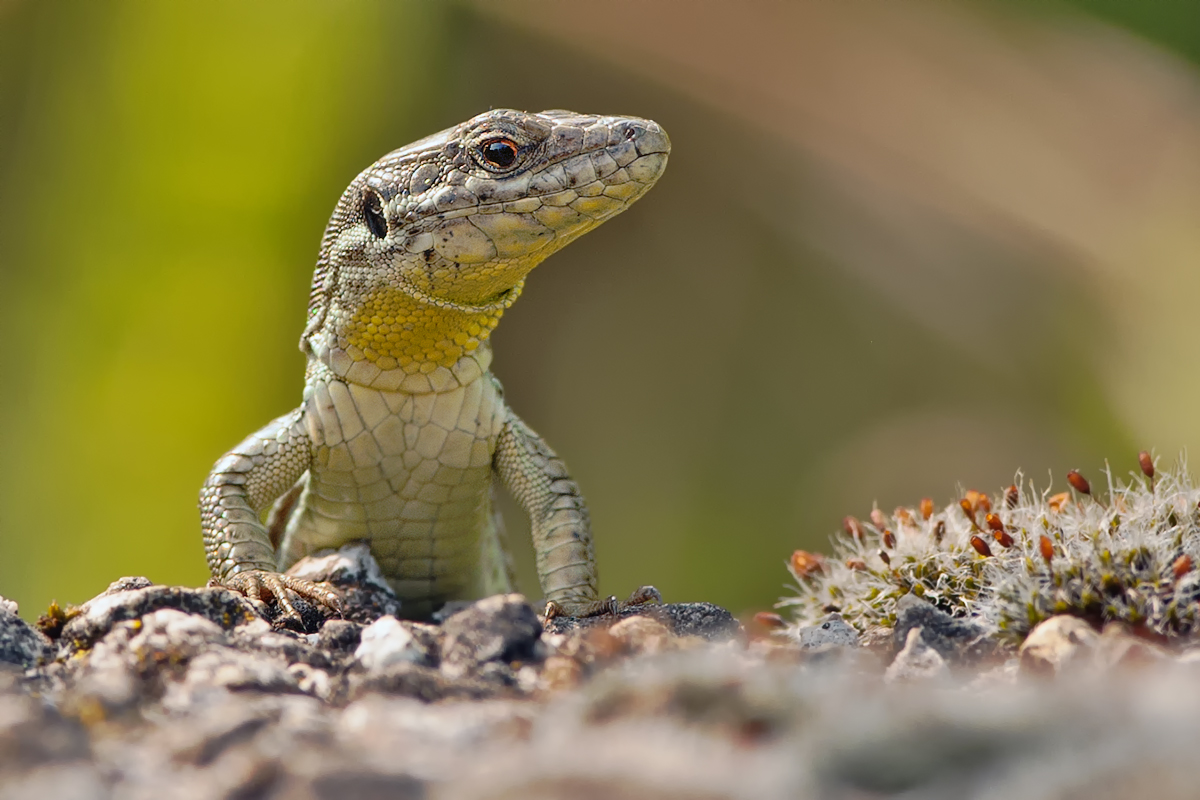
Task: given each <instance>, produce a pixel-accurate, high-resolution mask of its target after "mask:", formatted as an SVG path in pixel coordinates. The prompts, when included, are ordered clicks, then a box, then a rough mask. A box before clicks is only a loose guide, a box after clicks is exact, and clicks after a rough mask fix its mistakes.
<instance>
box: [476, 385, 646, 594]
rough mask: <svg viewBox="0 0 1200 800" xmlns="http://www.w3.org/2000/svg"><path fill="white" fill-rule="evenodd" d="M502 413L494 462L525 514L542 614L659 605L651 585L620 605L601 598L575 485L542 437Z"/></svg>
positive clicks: (583, 510)
mask: <svg viewBox="0 0 1200 800" xmlns="http://www.w3.org/2000/svg"><path fill="white" fill-rule="evenodd" d="M506 414H507V417H506V419H505V421H504V425H503V427H502V428H501V430H500V437H499V439H498V440H497V443H496V455H495V458H494V461H493V463H494V464H495V469H496V474H497V475H499V476H500V481H501V482H502V483H503V484H504V486H505V488H507V489H508V490H509V491H510V492H512V494H513V496H514V497H515V498H516V499H517V502H518V503H520V504H521V507H522V508H524V509H525V512H526V513H527V514H529V520H530V525H531V527H532V532H533V549H534V553H535V555H536V557H537V571H538V580H539V582H540V583H541V586H542V591H543V592H544V593H545V595H546V600H547V604H546V616H547V617H555V616H574V617H588V616H595V615H598V614H605V613H616V612H617V611H619V610H620V609H621V608H622V607H624V606H628V605H639V604H641V603H646V602H650V601H652V600H657V601H660V602H661V599H662V598H661V597H660V596H659V594H658V591H657V590H655V589H654V588H653V587H650V586H643V587H641V588H640V589H638V590H637V591H635V592H634V593H633V594H632V595H630V597H629V599H628V600H626V601H624V602H618V601H617V599H616V598H615V597H609V598H607V599H604V600H601V599H600V597H599V592H598V590H597V587H596V557H595V553H594V550H593V547H592V534H591V525H590V521H589V519H588V512H587V504H586V503H585V502H584V499H583V496H582V495H581V494H580V492H579V485H578V484H577V483H575V481H573V480H571V477H570V475H569V474H568V473H567V467H566V465H565V464H563V462H562V459H560V458H559V457H558V456H557V455H555V453H554V451H553V450H551V449H550V446H549V445H547V444H546V442H545V441H544V440H543V439H542V437H540V436H538V435H537V434H536V433H534V432H533V431H532V430H530V428H529V426H527V425H526V424H525V423H524V422H522V421H521V418H520V417H518V416H517V415H516V414H514V413H513V412H512V410H511V409H506Z"/></svg>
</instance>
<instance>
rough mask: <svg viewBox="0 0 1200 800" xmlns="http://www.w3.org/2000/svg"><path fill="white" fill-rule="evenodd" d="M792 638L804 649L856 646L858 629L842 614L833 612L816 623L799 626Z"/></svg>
mask: <svg viewBox="0 0 1200 800" xmlns="http://www.w3.org/2000/svg"><path fill="white" fill-rule="evenodd" d="M792 638H794V639H795V640H796V642H797V643H798V644H799V645H800V647H801V648H803V649H805V650H813V649H817V648H826V647H858V631H856V630H854V628H852V627H851V626H850V625H849V624H848V623H847V622H846V621H845V620H844V619H842V615H841V614H838V613H836V612H835V613H833V614H830V615H829V616H827V617H826V618H825V619H823V620H821V621H820V622H818V623H817V624H816V625H809V626H807V627H803V628H799V629H798V630H796V631H795V633H794V634H792Z"/></svg>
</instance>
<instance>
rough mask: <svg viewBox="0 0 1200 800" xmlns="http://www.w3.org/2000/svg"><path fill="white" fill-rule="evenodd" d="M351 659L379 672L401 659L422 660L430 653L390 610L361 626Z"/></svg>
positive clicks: (419, 661) (414, 662) (372, 670)
mask: <svg viewBox="0 0 1200 800" xmlns="http://www.w3.org/2000/svg"><path fill="white" fill-rule="evenodd" d="M354 659H355V661H357V662H358V663H359V664H360V665H361V666H362V668H363V669H365V670H367V671H368V672H378V671H380V670H383V669H386V668H388V667H390V666H391V665H393V664H397V663H399V662H401V661H407V662H408V663H410V664H424V663H426V662H427V661H428V660H429V654H428V652H426V650H425V648H423V647H422V646H421V643H420V642H419V641H417V639H416V637H415V636H413V634H412V631H410V630H409V629H408V628H407V627H406V626H405V625H403V624H402V623H401V622H400V620H398V619H396V618H395V617H393V616H391V615H390V614H389V615H387V616H383V617H380V618H379V619H377V620H375V621H374V622H372V623H371V624H370V625H368V626H367V627H365V628H363V629H362V638H361V642H360V644H359V645H358V648H357V649H356V650H355V651H354Z"/></svg>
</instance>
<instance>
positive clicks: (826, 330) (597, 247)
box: [0, 0, 1200, 615]
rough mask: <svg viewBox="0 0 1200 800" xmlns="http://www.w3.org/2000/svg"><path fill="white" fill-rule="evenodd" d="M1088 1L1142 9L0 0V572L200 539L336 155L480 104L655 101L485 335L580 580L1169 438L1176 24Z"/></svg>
mask: <svg viewBox="0 0 1200 800" xmlns="http://www.w3.org/2000/svg"><path fill="white" fill-rule="evenodd" d="M1081 4H1082V5H1084V6H1089V7H1090V6H1095V7H1096V10H1097V11H1098V12H1102V14H1103V15H1104V16H1103V17H1101V18H1103V19H1108V20H1109V21H1111V22H1115V23H1117V24H1119V25H1128V26H1129V27H1130V29H1131V30H1132V31H1134V32H1135V33H1136V34H1138V36H1131V35H1129V34H1126V33H1124V32H1122V30H1121V29H1120V28H1118V27H1113V26H1111V25H1109V24H1107V23H1102V22H1099V21H1097V19H1096V18H1090V17H1088V16H1085V15H1083V14H1080V13H1078V12H1075V11H1072V10H1071V8H1070V7H1069V6H1066V5H1061V6H1055V7H1054V10H1053V12H1047V10H1046V7H1042V6H1039V7H1037V8H1033V7H1027V6H1024V5H1013V6H1007V5H978V6H975V5H967V4H948V3H947V4H939V3H925V2H917V1H914V2H911V3H905V4H894V3H889V2H884V0H878V2H874V3H861V4H842V3H828V2H820V1H816V2H805V3H796V2H783V0H777V2H767V1H766V0H760V2H757V3H755V4H752V5H732V4H724V3H715V2H711V3H710V2H699V1H698V2H696V3H694V4H688V5H686V6H681V5H680V4H677V3H671V2H667V1H666V0H656V1H655V2H649V1H648V0H636V1H635V0H616V2H612V3H607V4H605V5H604V6H603V7H597V6H595V5H594V4H571V3H558V2H550V0H520V1H519V2H518V1H517V0H513V2H506V3H503V4H494V3H484V2H479V3H476V4H469V3H464V4H435V3H419V2H410V3H405V2H394V1H389V2H384V1H383V0H378V1H377V2H359V3H353V4H341V3H334V2H315V1H313V0H308V1H307V2H296V0H289V2H282V0H279V2H258V3H253V4H246V3H234V2H204V3H200V2H179V3H170V4H166V3H159V4H155V3H138V2H115V0H91V1H89V2H85V1H84V0H77V1H76V2H39V1H36V0H0V342H2V343H3V346H2V347H0V374H3V376H4V378H5V380H4V386H3V388H4V391H2V392H0V419H3V420H4V421H5V422H6V425H5V426H4V429H5V430H4V437H3V439H2V440H0V456H2V461H0V595H4V596H8V597H12V598H14V599H16V600H18V601H20V602H21V603H23V604H24V609H23V610H24V613H25V614H26V615H31V614H35V613H37V611H38V610H39V608H40V607H41V606H43V605H44V604H45V602H46V601H48V600H49V599H50V597H51V596H57V597H58V598H59V599H60V600H63V601H77V600H79V599H81V598H83V597H86V596H90V595H91V594H93V593H95V592H96V591H97V590H99V589H100V588H103V586H104V585H105V584H106V583H107V582H108V581H110V580H112V579H113V578H116V577H118V576H120V575H127V574H145V575H147V576H149V577H150V578H152V579H154V580H156V581H160V582H172V581H178V582H186V583H200V582H202V581H203V580H204V579H205V578H206V572H207V571H206V569H205V567H204V563H203V558H202V554H201V548H200V540H199V531H198V523H197V515H196V511H195V508H194V504H195V496H196V491H197V489H198V487H199V485H200V483H201V482H202V481H203V479H204V476H205V474H206V472H207V470H208V468H209V466H210V465H211V463H212V462H213V460H215V459H216V458H217V457H218V456H219V455H220V454H221V453H222V452H224V451H225V450H226V449H227V448H228V447H230V446H231V445H233V444H234V443H236V442H237V441H238V440H239V439H241V438H242V437H243V436H244V435H246V434H247V433H249V432H250V431H252V430H254V429H255V428H257V427H258V426H260V425H262V424H263V423H265V422H266V421H267V420H269V419H271V418H272V417H274V416H276V415H278V414H280V413H282V412H283V411H286V410H287V409H289V408H291V407H293V406H295V405H296V403H297V402H298V400H299V392H300V387H301V384H302V373H303V361H302V358H301V356H300V354H299V353H298V351H297V350H296V340H297V338H298V336H299V332H300V329H301V325H302V320H303V315H304V308H305V299H306V296H307V290H308V278H309V275H310V272H311V268H312V264H313V261H314V258H315V253H316V245H317V241H318V239H319V236H320V233H321V230H322V226H323V224H324V220H325V218H326V216H327V215H328V213H329V211H330V209H331V208H332V207H333V204H334V202H335V201H336V199H337V197H338V195H339V193H340V192H341V190H342V188H343V187H344V186H345V184H346V183H347V182H348V181H349V180H350V178H352V177H353V175H354V174H356V173H357V171H358V170H360V169H361V168H362V167H364V166H365V165H367V164H368V163H370V162H371V161H373V160H374V159H375V158H377V157H378V156H379V155H381V154H382V153H384V152H386V151H387V150H389V149H392V148H394V147H397V146H400V145H402V144H405V143H407V142H409V141H412V140H413V139H416V138H418V137H420V136H422V135H424V134H427V133H431V132H433V131H436V130H438V129H440V128H443V127H445V126H447V125H450V124H453V123H456V122H458V121H460V120H462V119H465V118H466V117H469V116H471V115H473V114H475V113H477V112H479V111H481V110H484V109H486V108H488V107H501V106H512V107H517V108H529V109H538V108H554V107H566V108H574V109H577V110H586V111H607V112H614V113H632V114H640V115H644V116H649V117H653V118H655V119H657V120H658V121H660V122H662V123H663V124H664V125H665V126H666V128H667V130H668V131H669V132H670V133H671V136H672V140H673V142H674V152H673V154H672V157H671V165H670V167H669V168H668V170H667V173H666V175H665V177H664V178H663V180H662V182H661V183H660V184H659V186H658V187H656V188H655V189H654V191H653V192H652V193H651V195H649V196H648V197H647V198H646V199H645V200H644V201H642V202H640V203H639V204H638V205H637V206H636V207H635V208H634V209H632V210H631V211H630V212H629V213H627V214H625V215H623V216H622V217H621V218H620V219H618V220H614V221H613V222H612V223H610V224H608V225H606V226H604V227H603V228H601V229H599V230H598V231H596V232H595V233H593V234H591V235H589V236H588V237H587V238H586V239H584V240H582V241H581V242H580V243H578V244H576V245H574V246H572V247H571V248H568V249H567V250H566V251H564V252H563V253H561V254H559V255H557V256H555V257H554V258H553V259H551V260H550V261H549V262H548V263H547V264H546V265H545V266H543V267H542V268H541V269H539V270H538V271H537V272H536V273H535V274H534V275H533V276H532V277H531V279H530V281H529V284H528V287H527V289H526V292H525V294H524V296H523V297H522V299H521V301H520V303H518V304H517V305H516V306H515V307H514V309H513V310H512V311H511V312H510V313H509V314H508V315H506V317H505V320H504V323H503V324H502V325H501V326H500V328H499V330H498V331H497V334H496V337H495V339H496V352H497V357H496V364H495V369H496V371H497V374H498V375H499V376H500V378H501V379H502V380H503V381H504V383H505V387H506V390H507V397H508V399H509V401H510V402H511V403H512V405H513V406H514V407H515V408H516V409H517V410H518V411H519V413H521V414H522V415H523V416H524V417H525V418H526V419H527V421H529V423H530V424H531V425H532V426H533V427H534V428H535V429H537V430H538V431H539V432H541V433H542V434H543V435H545V436H546V438H547V439H548V440H549V441H550V442H551V443H553V445H554V446H555V448H556V449H557V450H559V452H560V453H562V454H563V455H564V457H565V458H566V460H567V462H568V463H569V464H570V465H571V467H572V469H573V471H574V472H575V475H576V477H577V478H578V479H579V481H580V483H581V485H582V486H583V488H584V491H585V493H586V495H587V497H588V499H589V501H590V504H591V507H592V511H593V519H594V524H595V528H596V534H597V539H598V550H599V558H600V568H601V580H602V586H601V588H602V590H603V591H605V592H612V593H615V594H624V593H627V592H628V591H629V590H630V589H632V588H633V587H634V586H637V585H640V584H642V583H648V582H652V583H655V584H657V585H658V586H659V588H660V589H662V590H663V592H664V594H665V595H666V596H667V597H668V598H669V599H699V598H703V599H707V600H712V601H716V602H721V603H726V604H728V605H730V606H732V607H734V608H744V607H750V606H763V605H767V604H769V603H771V602H772V601H773V600H774V599H775V598H776V597H777V596H778V595H779V594H780V592H781V588H782V587H781V584H782V583H783V579H784V577H785V574H784V573H783V570H782V568H781V567H782V561H783V558H784V557H785V555H786V554H787V553H790V552H791V551H792V549H794V548H795V547H808V548H810V549H817V548H820V547H822V546H823V543H824V541H825V539H826V537H827V536H828V534H829V533H830V532H832V531H833V530H834V529H835V528H836V527H837V520H839V519H840V518H841V516H842V515H843V514H846V513H851V512H856V513H863V512H864V511H865V510H866V509H869V508H870V504H871V502H872V501H873V500H876V499H877V500H878V501H879V502H880V504H881V505H883V506H886V507H890V506H892V505H895V504H897V503H900V502H907V501H911V499H912V498H913V497H918V496H921V495H926V494H928V495H934V496H945V497H949V496H951V495H952V493H953V492H954V489H955V483H956V481H961V482H964V483H966V484H968V485H970V486H975V487H978V488H982V489H995V488H996V487H998V486H1001V485H1004V484H1007V483H1008V482H1009V480H1010V479H1011V476H1012V474H1013V472H1014V471H1015V470H1016V469H1017V468H1018V467H1022V468H1024V469H1025V471H1026V473H1027V474H1030V475H1038V474H1044V471H1045V470H1047V469H1052V470H1054V472H1055V473H1056V474H1061V472H1062V470H1063V469H1065V468H1067V467H1071V466H1086V465H1089V464H1093V465H1094V464H1096V463H1097V462H1098V461H1099V460H1100V459H1101V458H1103V457H1104V456H1113V457H1117V456H1121V455H1123V454H1126V453H1129V454H1132V453H1133V452H1134V451H1135V450H1136V449H1137V448H1136V447H1134V442H1136V443H1137V445H1139V446H1145V447H1150V446H1153V447H1156V448H1158V450H1159V451H1160V452H1166V453H1173V452H1174V451H1176V450H1178V449H1180V448H1182V447H1184V446H1186V445H1189V444H1192V443H1200V417H1198V416H1197V415H1196V414H1195V413H1194V410H1193V407H1194V403H1193V402H1192V399H1191V398H1192V397H1194V396H1195V395H1196V393H1197V392H1200V385H1197V384H1200V373H1196V371H1195V370H1193V369H1191V368H1190V364H1191V360H1192V359H1194V357H1195V353H1196V352H1197V350H1198V349H1200V318H1198V317H1197V315H1195V314H1194V311H1193V310H1192V306H1193V305H1194V299H1193V298H1195V297H1196V296H1200V285H1197V284H1200V272H1197V271H1196V270H1195V263H1196V259H1197V254H1198V253H1200V233H1198V232H1197V228H1196V226H1195V224H1194V222H1195V219H1196V218H1197V214H1200V148H1198V147H1197V140H1198V138H1200V79H1198V78H1197V75H1196V72H1195V69H1194V67H1192V66H1191V65H1189V64H1188V63H1187V62H1186V61H1184V60H1182V59H1180V58H1178V57H1177V56H1175V55H1172V54H1171V53H1170V52H1169V51H1165V50H1160V49H1156V46H1155V45H1154V44H1153V43H1152V42H1151V41H1149V40H1148V39H1146V38H1139V37H1155V36H1159V37H1161V41H1162V42H1164V43H1165V44H1166V45H1167V46H1169V47H1174V48H1175V49H1176V50H1177V51H1178V52H1179V53H1181V54H1183V55H1184V56H1187V57H1191V58H1193V59H1194V58H1195V53H1196V51H1197V47H1200V30H1197V28H1196V26H1194V25H1193V26H1192V27H1191V28H1190V29H1189V28H1186V26H1184V25H1182V24H1175V21H1176V20H1178V21H1180V22H1182V21H1184V20H1186V17H1180V18H1174V17H1167V16H1164V14H1165V13H1166V12H1163V11H1161V10H1160V11H1151V10H1150V9H1151V7H1158V6H1161V5H1162V4H1156V3H1145V4H1136V5H1135V4H1130V5H1129V6H1126V7H1122V8H1118V7H1116V5H1115V4H1113V3H1103V2H1101V0H1081ZM1031 5H1033V4H1031ZM1167 5H1169V4H1167ZM1183 5H1186V4H1183ZM1135 7H1136V8H1145V9H1147V10H1146V11H1145V13H1144V14H1140V15H1139V14H1138V12H1136V11H1133V10H1130V9H1133V8H1135ZM1179 13H1181V14H1186V13H1187V12H1186V11H1184V12H1179ZM635 20H636V23H637V24H632V22H633V21H635ZM1188 30H1190V31H1192V33H1190V34H1189V33H1188V32H1187V31H1188ZM510 518H511V521H512V524H511V526H510V527H511V531H510V536H511V538H512V539H513V540H514V541H515V542H520V541H521V538H522V535H523V534H522V531H523V530H524V529H525V527H524V524H523V522H522V521H521V520H520V518H519V515H516V514H510ZM522 547H523V548H524V549H522V551H521V553H520V555H521V562H520V563H521V570H522V576H523V580H524V583H525V586H524V588H526V590H527V591H529V592H530V593H531V594H535V595H536V593H537V591H536V586H535V584H534V582H533V580H532V577H531V576H532V566H531V563H532V557H531V555H530V554H529V553H528V552H527V549H528V546H527V545H522Z"/></svg>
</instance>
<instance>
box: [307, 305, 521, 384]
mask: <svg viewBox="0 0 1200 800" xmlns="http://www.w3.org/2000/svg"><path fill="white" fill-rule="evenodd" d="M523 285H524V284H523V282H521V283H518V284H517V285H516V286H514V287H513V288H512V289H510V290H509V291H507V292H505V293H503V294H502V295H501V296H500V297H498V298H497V299H496V300H494V301H493V302H490V303H485V304H480V305H467V304H462V303H454V302H450V301H447V300H440V299H437V298H433V297H429V296H427V295H425V294H424V293H422V292H421V291H419V290H418V289H416V288H415V287H412V286H408V285H406V286H403V287H402V288H397V287H395V286H393V285H384V286H379V287H375V288H373V289H370V290H368V291H367V292H366V293H365V294H364V295H363V297H362V300H361V302H359V303H357V304H356V307H355V308H353V309H346V308H342V307H339V306H336V305H335V306H334V307H333V308H331V309H330V312H329V314H328V315H327V316H326V318H325V320H324V324H322V325H321V326H320V328H318V329H317V330H316V331H314V332H313V333H312V334H310V335H308V336H306V337H305V339H304V340H303V341H302V342H301V349H302V350H304V351H305V352H306V353H307V354H308V356H309V358H310V359H312V360H314V361H317V362H319V363H321V364H323V365H324V366H325V367H327V368H328V369H329V370H330V371H331V372H332V373H333V374H334V375H336V376H338V377H340V378H343V379H344V380H347V381H349V382H351V383H357V384H361V385H363V386H367V387H370V388H374V389H381V390H384V391H401V392H407V393H412V394H420V393H423V392H429V391H445V390H447V389H452V388H454V387H456V386H460V385H463V384H465V383H468V382H470V381H471V380H474V379H475V378H477V377H479V375H481V374H483V373H484V372H486V371H487V368H488V366H489V365H490V363H491V360H492V353H491V347H490V345H489V344H488V338H489V337H490V336H491V333H492V331H493V330H495V328H496V325H497V324H498V323H499V322H500V317H501V316H503V314H504V312H505V311H506V310H507V309H508V307H509V306H511V305H512V304H513V303H514V302H516V299H517V297H518V296H519V295H520V294H521V289H522V288H523Z"/></svg>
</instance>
